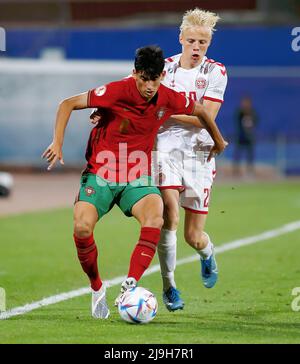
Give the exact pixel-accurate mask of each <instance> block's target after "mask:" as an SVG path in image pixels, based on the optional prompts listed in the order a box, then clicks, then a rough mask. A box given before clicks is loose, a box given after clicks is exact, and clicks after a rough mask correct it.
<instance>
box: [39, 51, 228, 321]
mask: <svg viewBox="0 0 300 364" xmlns="http://www.w3.org/2000/svg"><path fill="white" fill-rule="evenodd" d="M164 64H165V62H164V57H163V52H162V50H161V49H160V48H159V47H155V46H150V47H143V48H140V49H138V50H137V52H136V57H135V67H134V70H133V75H132V76H133V77H128V78H126V79H123V80H121V81H117V82H112V83H109V84H107V85H105V86H101V87H98V88H96V89H94V90H91V91H89V92H85V93H82V94H79V95H76V96H73V97H70V98H67V99H65V100H63V101H62V102H61V103H60V105H59V108H58V112H57V117H56V124H55V130H54V138H53V141H52V143H51V144H50V145H49V146H48V147H47V148H46V150H45V151H44V153H43V155H42V156H43V158H46V159H47V161H48V163H49V166H48V170H50V169H51V168H52V167H53V166H54V165H55V163H56V162H57V161H58V160H59V161H60V162H61V164H64V162H63V155H62V146H63V140H64V132H65V129H66V126H67V123H68V121H69V118H70V116H71V113H72V111H73V110H79V109H85V108H93V107H98V108H99V107H100V108H101V109H102V110H103V113H104V114H105V117H104V118H103V122H101V123H99V125H97V126H96V127H95V128H94V129H93V130H92V132H91V135H90V139H89V143H88V148H87V153H86V159H87V167H86V169H85V171H84V172H83V174H82V178H81V187H80V191H79V194H78V196H77V199H76V203H75V207H74V235H73V236H74V241H75V245H76V248H77V253H78V258H79V261H80V263H81V266H82V268H83V270H84V272H85V273H86V274H87V276H88V277H89V280H90V283H91V289H92V316H93V317H95V318H102V319H106V318H107V317H108V316H109V308H108V305H107V302H106V296H105V285H103V284H102V281H101V278H100V275H99V272H98V265H97V256H98V251H97V247H96V244H95V241H94V237H93V231H94V228H95V225H96V223H97V221H98V220H99V219H100V218H101V217H103V216H104V215H105V214H106V213H107V212H108V211H109V210H110V209H111V208H112V207H113V205H114V204H117V205H118V206H119V207H120V209H121V210H122V211H123V213H124V214H125V215H127V216H134V217H135V218H136V219H137V221H138V222H139V223H140V226H141V232H140V238H139V241H138V243H137V245H136V246H135V248H134V250H133V253H132V255H131V259H130V265H129V271H128V275H127V277H128V278H127V279H126V280H125V281H124V282H123V283H122V286H121V294H122V293H124V291H126V290H127V289H129V288H132V287H134V286H135V285H136V284H137V282H138V281H139V279H140V278H141V276H142V275H143V273H144V271H145V270H146V269H147V268H148V266H149V265H150V263H151V261H152V259H153V257H154V254H155V251H156V247H157V244H158V242H159V238H160V230H161V227H162V225H163V217H162V216H163V203H162V199H161V195H160V192H159V190H158V189H157V187H155V186H154V184H153V183H152V181H151V151H152V149H153V143H154V140H155V137H156V134H157V131H158V129H159V127H160V126H161V125H162V124H163V123H164V122H165V121H166V120H167V119H168V118H169V117H170V116H171V115H173V114H187V115H195V116H197V117H198V118H199V120H198V119H197V120H196V121H194V122H195V125H197V126H200V125H205V127H206V128H207V130H208V132H209V133H210V135H211V136H212V138H213V140H214V142H215V146H214V148H213V149H212V151H211V153H210V158H211V157H213V156H214V155H215V154H218V153H220V152H222V151H223V150H224V148H225V147H226V145H227V143H226V142H225V141H224V139H223V137H222V135H221V133H220V131H219V130H218V128H217V126H216V124H215V123H214V122H213V120H212V119H211V118H210V117H209V115H208V114H207V113H206V111H205V109H204V107H203V106H201V105H200V104H198V103H195V102H194V101H192V100H189V99H188V98H186V97H184V96H182V95H180V94H179V93H177V92H175V91H173V90H170V89H169V88H167V87H165V86H163V85H161V80H162V79H163V77H164V71H163V69H164ZM200 120H201V121H200ZM119 297H120V296H119ZM119 297H118V298H119ZM118 298H117V300H118Z"/></svg>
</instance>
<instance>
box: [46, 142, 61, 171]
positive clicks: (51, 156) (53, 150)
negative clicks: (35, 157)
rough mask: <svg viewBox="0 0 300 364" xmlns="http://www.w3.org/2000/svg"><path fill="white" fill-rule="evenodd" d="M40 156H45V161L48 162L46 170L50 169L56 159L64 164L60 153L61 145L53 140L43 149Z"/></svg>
mask: <svg viewBox="0 0 300 364" xmlns="http://www.w3.org/2000/svg"><path fill="white" fill-rule="evenodd" d="M42 158H46V159H47V162H48V163H49V166H48V168H47V169H48V171H50V169H52V167H53V166H54V165H55V163H56V162H57V160H59V161H60V164H62V165H64V164H65V163H64V160H63V155H62V147H61V145H59V144H57V143H55V142H52V143H51V144H50V145H49V147H47V148H46V149H45V151H44V153H43V154H42Z"/></svg>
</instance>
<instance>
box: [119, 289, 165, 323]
mask: <svg viewBox="0 0 300 364" xmlns="http://www.w3.org/2000/svg"><path fill="white" fill-rule="evenodd" d="M157 308H158V304H157V300H156V297H155V296H154V294H153V293H152V292H150V291H148V290H147V289H145V288H143V287H134V288H131V289H129V290H128V291H126V292H125V293H124V294H123V296H122V298H121V300H120V302H119V304H118V309H119V314H120V316H121V318H122V319H123V320H125V321H127V322H130V323H132V324H146V323H148V322H150V321H151V320H153V319H154V317H155V316H156V313H157Z"/></svg>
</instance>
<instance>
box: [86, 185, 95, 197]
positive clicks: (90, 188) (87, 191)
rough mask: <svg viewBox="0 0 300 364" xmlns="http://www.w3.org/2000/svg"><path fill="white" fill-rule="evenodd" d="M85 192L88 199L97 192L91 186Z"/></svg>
mask: <svg viewBox="0 0 300 364" xmlns="http://www.w3.org/2000/svg"><path fill="white" fill-rule="evenodd" d="M84 191H85V194H86V195H87V196H88V197H90V196H92V195H94V194H95V193H96V191H95V190H94V189H93V187H90V186H88V187H86V188H85V190H84Z"/></svg>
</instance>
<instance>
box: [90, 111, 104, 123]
mask: <svg viewBox="0 0 300 364" xmlns="http://www.w3.org/2000/svg"><path fill="white" fill-rule="evenodd" d="M101 118H102V114H101V112H100V110H99V109H94V110H93V112H92V113H91V115H90V120H91V123H92V124H94V125H96V124H98V123H99V121H100V120H101Z"/></svg>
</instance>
